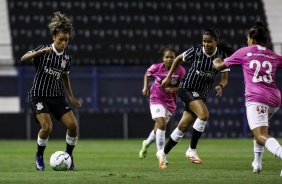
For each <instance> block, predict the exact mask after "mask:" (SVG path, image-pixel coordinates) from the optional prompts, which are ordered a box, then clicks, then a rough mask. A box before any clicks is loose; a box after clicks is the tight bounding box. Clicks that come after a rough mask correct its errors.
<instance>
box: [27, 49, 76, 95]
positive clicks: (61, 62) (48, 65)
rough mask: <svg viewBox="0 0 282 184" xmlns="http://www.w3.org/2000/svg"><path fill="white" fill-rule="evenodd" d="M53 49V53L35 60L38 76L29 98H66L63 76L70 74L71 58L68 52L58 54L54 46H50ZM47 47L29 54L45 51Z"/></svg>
mask: <svg viewBox="0 0 282 184" xmlns="http://www.w3.org/2000/svg"><path fill="white" fill-rule="evenodd" d="M48 46H50V47H52V52H51V53H47V54H41V55H39V56H37V57H35V58H33V62H34V65H35V69H36V74H35V77H34V79H33V83H32V87H31V89H30V90H29V97H30V98H32V97H58V96H64V95H65V93H64V86H63V81H62V74H63V73H68V72H69V69H70V64H71V56H70V55H69V54H68V52H67V51H66V50H64V51H63V52H62V53H58V52H57V51H56V49H55V47H54V44H51V45H48ZM44 47H46V45H42V46H39V47H38V48H36V49H34V50H31V51H29V52H36V51H38V50H40V49H43V48H44Z"/></svg>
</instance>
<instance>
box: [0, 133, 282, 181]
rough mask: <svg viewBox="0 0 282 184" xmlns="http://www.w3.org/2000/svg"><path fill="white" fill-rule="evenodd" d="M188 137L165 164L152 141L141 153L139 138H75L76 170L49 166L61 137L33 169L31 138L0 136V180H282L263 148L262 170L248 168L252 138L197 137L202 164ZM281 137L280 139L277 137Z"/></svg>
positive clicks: (274, 160) (62, 143)
mask: <svg viewBox="0 0 282 184" xmlns="http://www.w3.org/2000/svg"><path fill="white" fill-rule="evenodd" d="M189 141H190V139H187V138H184V139H182V140H181V141H180V142H179V144H178V145H176V147H174V149H172V151H171V152H170V154H169V156H168V157H167V159H168V162H169V165H168V169H164V170H161V169H159V168H158V160H157V159H156V156H155V153H156V146H155V144H152V145H151V146H150V147H149V150H148V155H147V157H146V158H145V159H140V158H139V157H138V153H139V150H140V148H141V142H142V140H141V139H139V140H137V139H132V140H131V139H130V140H120V139H119V140H99V139H91V140H83V139H81V140H79V141H78V144H77V146H76V148H75V150H74V158H75V165H76V168H77V171H61V172H59V171H53V170H52V169H51V167H50V166H49V158H50V156H51V154H52V153H53V152H55V151H58V150H64V149H65V141H64V140H53V139H52V138H51V139H50V140H49V143H48V145H47V148H46V150H45V155H44V160H45V164H46V169H45V171H43V172H39V171H36V170H35V166H34V157H35V151H36V140H31V141H24V140H0V184H2V183H3V184H10V183H21V184H35V183H36V184H38V183H40V184H49V183H50V184H51V183H52V184H54V183H66V184H86V183H87V184H88V183H89V184H96V183H97V184H107V183H109V184H110V183H111V184H117V183H122V184H143V183H144V184H145V183H146V184H151V183H152V184H158V183H160V184H166V183H169V184H177V183H179V184H180V183H190V184H198V183H200V184H210V183H216V184H231V183H234V184H240V183H242V184H260V183H269V184H275V183H282V177H280V176H279V175H280V171H281V168H282V162H281V160H280V159H279V158H277V157H274V156H273V155H272V154H270V153H269V152H268V151H267V150H265V152H264V155H263V170H262V172H261V174H259V175H258V174H253V172H252V167H251V162H252V160H253V142H252V140H251V139H201V140H200V142H199V145H198V154H199V156H200V157H201V159H202V160H203V164H198V165H196V164H192V163H191V162H190V161H189V160H188V159H186V158H185V151H186V149H187V147H188V145H189ZM280 141H281V140H280Z"/></svg>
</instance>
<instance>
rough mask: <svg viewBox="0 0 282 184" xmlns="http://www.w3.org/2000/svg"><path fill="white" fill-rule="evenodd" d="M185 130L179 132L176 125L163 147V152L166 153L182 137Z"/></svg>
mask: <svg viewBox="0 0 282 184" xmlns="http://www.w3.org/2000/svg"><path fill="white" fill-rule="evenodd" d="M184 134H185V132H181V131H180V130H179V129H178V127H176V129H174V131H173V132H172V133H171V135H170V138H169V140H168V142H167V143H166V145H165V147H164V153H165V154H168V153H169V152H170V150H171V149H172V148H173V147H174V146H175V145H176V144H177V143H178V142H179V141H180V140H181V139H182V137H183V135H184Z"/></svg>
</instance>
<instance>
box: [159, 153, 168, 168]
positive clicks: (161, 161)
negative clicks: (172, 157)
mask: <svg viewBox="0 0 282 184" xmlns="http://www.w3.org/2000/svg"><path fill="white" fill-rule="evenodd" d="M156 156H157V158H158V160H159V168H160V169H167V161H166V154H165V153H164V151H163V150H159V151H158V152H157V154H156Z"/></svg>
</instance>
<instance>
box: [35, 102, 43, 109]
mask: <svg viewBox="0 0 282 184" xmlns="http://www.w3.org/2000/svg"><path fill="white" fill-rule="evenodd" d="M36 109H37V110H38V111H40V110H41V109H43V104H42V102H38V103H37V104H36Z"/></svg>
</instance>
